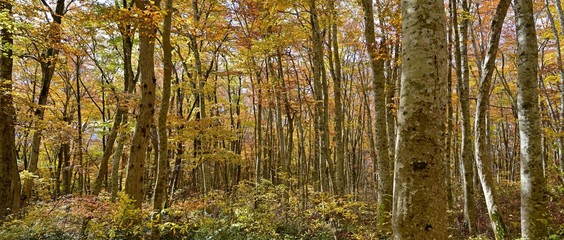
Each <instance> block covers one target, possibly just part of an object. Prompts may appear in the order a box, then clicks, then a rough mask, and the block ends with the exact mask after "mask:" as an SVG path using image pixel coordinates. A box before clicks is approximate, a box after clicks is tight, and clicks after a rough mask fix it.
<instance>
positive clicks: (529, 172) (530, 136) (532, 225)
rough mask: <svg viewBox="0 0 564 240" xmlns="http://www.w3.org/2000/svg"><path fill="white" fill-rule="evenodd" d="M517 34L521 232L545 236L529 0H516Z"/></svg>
mask: <svg viewBox="0 0 564 240" xmlns="http://www.w3.org/2000/svg"><path fill="white" fill-rule="evenodd" d="M515 16H516V22H517V23H516V24H515V25H516V34H517V56H518V59H517V112H518V118H519V140H520V141H519V142H520V147H521V148H520V149H521V236H522V237H523V238H524V239H542V238H546V237H547V225H548V214H547V210H546V209H547V200H548V198H547V195H546V182H545V181H546V180H545V178H544V176H543V169H542V165H543V164H542V149H541V147H542V146H541V136H542V132H541V125H540V111H539V97H538V81H537V76H538V75H537V64H538V50H537V36H536V30H535V20H534V17H533V3H532V1H531V0H516V1H515Z"/></svg>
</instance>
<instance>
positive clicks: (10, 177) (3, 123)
mask: <svg viewBox="0 0 564 240" xmlns="http://www.w3.org/2000/svg"><path fill="white" fill-rule="evenodd" d="M0 12H2V13H6V14H7V17H8V19H7V21H8V22H7V23H4V24H7V25H8V26H11V24H13V18H12V4H11V3H10V2H7V1H3V2H1V3H0ZM0 38H1V39H0V44H1V49H2V51H1V53H2V55H1V56H0V134H2V141H0V223H1V222H2V221H3V220H4V217H5V216H6V215H8V214H10V213H14V212H17V211H18V210H19V206H20V175H19V173H18V162H17V160H16V131H15V123H16V110H15V108H14V103H13V95H12V67H13V59H12V44H13V42H14V40H13V38H12V32H11V30H10V29H8V28H7V27H4V28H2V30H1V36H0Z"/></svg>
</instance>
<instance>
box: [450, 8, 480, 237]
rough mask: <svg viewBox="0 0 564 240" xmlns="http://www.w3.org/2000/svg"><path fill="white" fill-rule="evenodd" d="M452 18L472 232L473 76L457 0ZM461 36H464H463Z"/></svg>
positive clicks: (464, 181)
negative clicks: (471, 107)
mask: <svg viewBox="0 0 564 240" xmlns="http://www.w3.org/2000/svg"><path fill="white" fill-rule="evenodd" d="M462 9H463V11H465V12H468V2H467V1H466V0H463V1H462ZM451 11H452V17H453V24H454V31H455V36H454V42H455V61H456V63H455V64H456V79H457V91H458V95H459V97H458V102H459V105H460V121H461V132H462V140H461V141H460V144H461V146H460V148H461V151H462V152H461V154H460V156H461V159H460V177H461V180H462V190H463V193H464V224H465V226H466V228H467V229H468V232H469V234H470V235H474V234H475V232H476V225H475V221H476V214H475V210H474V182H473V181H472V178H473V175H474V166H473V163H472V160H473V159H472V139H471V126H470V96H469V87H470V76H469V67H468V44H467V42H468V17H467V16H465V17H464V18H463V19H462V22H461V26H460V34H459V29H458V14H457V4H456V0H452V9H451ZM460 38H462V39H460Z"/></svg>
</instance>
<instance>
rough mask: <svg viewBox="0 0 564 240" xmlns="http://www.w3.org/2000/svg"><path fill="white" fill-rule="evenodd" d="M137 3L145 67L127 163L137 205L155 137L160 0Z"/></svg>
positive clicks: (127, 186) (128, 189)
mask: <svg viewBox="0 0 564 240" xmlns="http://www.w3.org/2000/svg"><path fill="white" fill-rule="evenodd" d="M135 6H136V7H137V9H139V10H140V11H142V14H143V18H142V19H141V20H143V21H141V23H140V24H141V26H140V28H139V33H140V35H139V56H140V57H139V58H140V59H139V65H140V66H139V67H140V68H141V101H140V103H139V112H138V113H137V116H136V124H135V133H134V134H133V139H132V140H131V141H132V142H131V152H130V156H129V162H128V163H127V175H126V180H125V193H126V194H127V195H129V196H130V197H131V199H132V200H134V202H135V206H136V207H137V208H141V204H142V203H143V183H144V180H143V175H144V171H145V157H146V149H147V145H148V142H149V140H150V136H151V124H152V122H153V115H154V112H155V84H156V78H155V69H154V68H155V59H154V55H155V54H154V52H155V36H154V35H155V32H156V30H155V29H156V23H155V19H153V18H154V17H155V16H156V14H158V13H157V9H158V6H159V1H155V2H151V3H148V4H147V3H145V1H143V0H135Z"/></svg>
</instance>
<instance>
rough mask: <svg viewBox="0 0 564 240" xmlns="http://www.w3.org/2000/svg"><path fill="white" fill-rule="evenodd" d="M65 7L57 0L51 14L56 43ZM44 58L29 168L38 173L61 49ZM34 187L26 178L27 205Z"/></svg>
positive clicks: (24, 188) (30, 180)
mask: <svg viewBox="0 0 564 240" xmlns="http://www.w3.org/2000/svg"><path fill="white" fill-rule="evenodd" d="M64 9H65V0H57V6H56V7H55V12H54V13H53V14H52V15H51V17H52V18H53V22H52V23H51V24H53V26H52V28H53V30H54V32H53V33H51V34H52V35H51V36H52V37H53V38H55V41H53V43H54V44H58V43H59V42H60V41H61V22H62V17H63V14H64ZM43 55H44V58H43V59H42V62H41V92H40V93H39V99H38V100H37V105H38V107H37V109H36V110H35V112H34V115H35V121H36V122H35V126H36V128H37V129H36V131H35V132H34V133H33V137H32V142H31V157H30V160H29V166H27V170H28V171H29V172H31V173H33V174H37V164H38V162H39V147H40V146H41V134H42V133H41V128H42V126H41V122H42V121H43V117H44V115H45V106H46V105H47V97H48V96H49V88H50V87H51V80H52V79H53V74H54V73H55V64H56V58H57V56H58V55H59V49H58V47H57V46H50V47H49V48H48V49H47V51H45V53H44V54H43ZM32 188H33V179H26V180H24V184H23V193H22V200H23V205H26V204H27V202H28V201H29V199H30V198H31V190H32Z"/></svg>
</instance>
